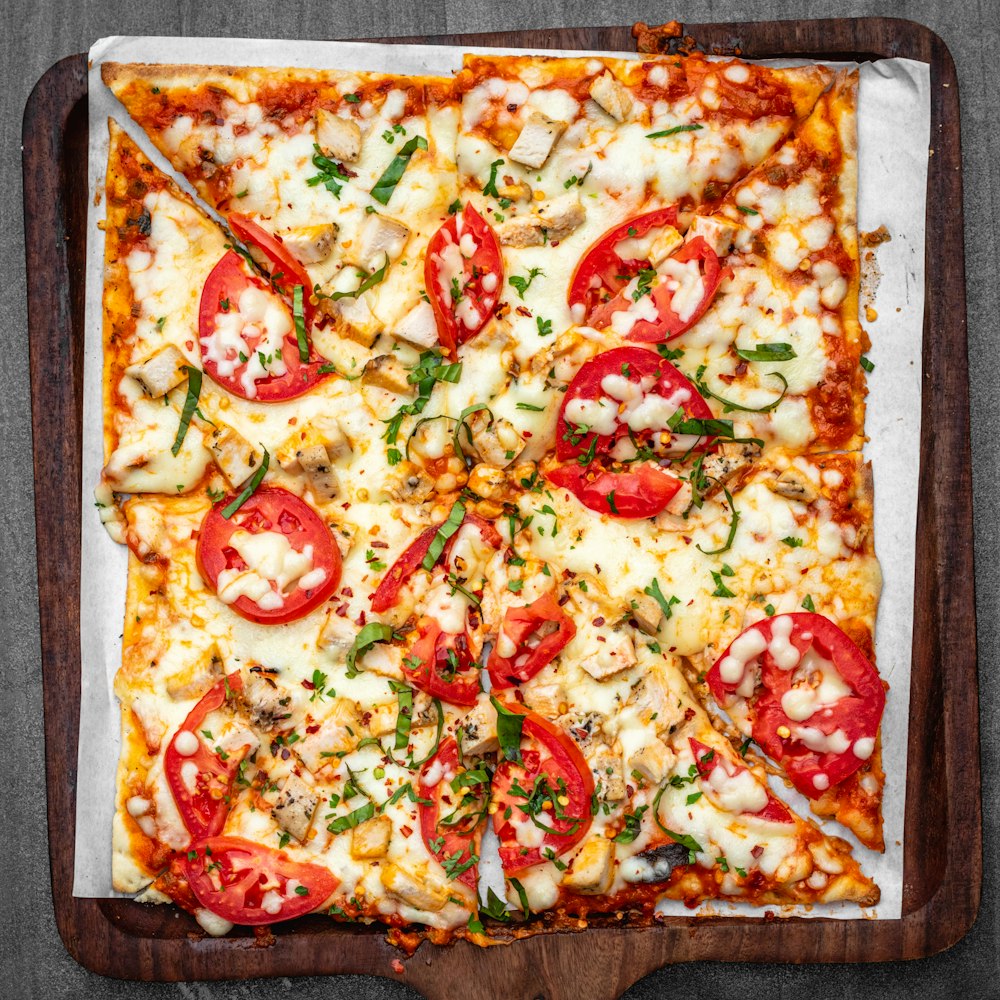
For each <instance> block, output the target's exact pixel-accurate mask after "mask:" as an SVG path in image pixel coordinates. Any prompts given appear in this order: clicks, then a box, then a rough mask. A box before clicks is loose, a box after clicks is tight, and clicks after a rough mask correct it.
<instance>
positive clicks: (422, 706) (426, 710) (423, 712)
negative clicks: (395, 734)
mask: <svg viewBox="0 0 1000 1000" xmlns="http://www.w3.org/2000/svg"><path fill="white" fill-rule="evenodd" d="M437 720H438V713H437V707H436V706H435V705H434V699H433V698H432V697H431V696H430V695H429V694H427V693H426V692H425V691H414V692H413V714H412V716H411V717H410V728H411V729H426V728H427V727H428V726H436V725H437Z"/></svg>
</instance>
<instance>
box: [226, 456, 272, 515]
mask: <svg viewBox="0 0 1000 1000" xmlns="http://www.w3.org/2000/svg"><path fill="white" fill-rule="evenodd" d="M270 464H271V456H270V454H269V453H268V450H267V449H266V448H265V449H264V460H263V461H262V462H261V463H260V467H259V468H258V469H257V471H256V472H255V473H254V474H253V478H252V479H251V480H250V482H249V483H247V485H246V486H245V487H244V488H243V492H242V493H241V494H240V495H239V496H238V497H237V498H236V499H235V500H234V501H233V502H232V503H231V504H229V505H228V506H226V507H224V508H223V510H222V516H223V517H224V518H225V519H226V520H227V521H228V520H229V519H230V518H231V517H232V516H233V514H235V513H236V512H237V511H238V510H239V509H240V507H242V506H243V505H244V504H245V503H246V502H247V500H249V499H250V497H252V496H253V495H254V492H255V491H256V489H257V487H258V486H260V483H261V480H262V479H263V478H264V473H265V472H267V467H268V465H270Z"/></svg>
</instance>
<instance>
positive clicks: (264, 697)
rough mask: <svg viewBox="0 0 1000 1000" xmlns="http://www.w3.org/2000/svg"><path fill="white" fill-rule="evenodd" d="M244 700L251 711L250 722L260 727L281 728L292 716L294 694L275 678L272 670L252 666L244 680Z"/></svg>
mask: <svg viewBox="0 0 1000 1000" xmlns="http://www.w3.org/2000/svg"><path fill="white" fill-rule="evenodd" d="M242 698H243V702H244V704H245V705H246V707H247V709H248V710H249V712H250V722H251V724H252V725H254V726H256V727H257V728H258V729H280V728H283V727H282V726H281V725H280V723H282V722H284V721H285V720H286V719H288V718H289V717H290V716H291V705H292V696H291V694H290V693H289V691H288V689H287V688H285V687H284V686H283V685H281V684H279V683H278V682H277V681H276V680H275V675H274V673H273V672H272V671H266V670H264V668H263V667H251V668H250V670H249V671H248V672H247V675H246V677H245V678H244V680H243V692H242Z"/></svg>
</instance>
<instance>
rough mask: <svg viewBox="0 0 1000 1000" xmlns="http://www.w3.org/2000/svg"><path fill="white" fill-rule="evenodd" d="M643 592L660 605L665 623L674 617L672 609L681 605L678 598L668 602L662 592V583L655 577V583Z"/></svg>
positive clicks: (672, 598)
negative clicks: (676, 605)
mask: <svg viewBox="0 0 1000 1000" xmlns="http://www.w3.org/2000/svg"><path fill="white" fill-rule="evenodd" d="M642 592H643V593H644V594H647V595H648V596H649V597H652V598H653V600H654V601H656V603H657V604H659V606H660V610H661V611H662V612H663V618H664V621H666V620H667V619H668V618H672V617H673V614H674V613H673V611H672V610H671V609H672V608H673V606H674V605H675V604H680V603H681V602H680V600H679V599H678V598H676V597H671V598H670V600H667V598H666V597H664V596H663V591H662V590H660V581H659V580H657V579H656V577H655V576H654V577H653V582H652V583H651V584H650V585H649V586H648V587H645V588H643V591H642Z"/></svg>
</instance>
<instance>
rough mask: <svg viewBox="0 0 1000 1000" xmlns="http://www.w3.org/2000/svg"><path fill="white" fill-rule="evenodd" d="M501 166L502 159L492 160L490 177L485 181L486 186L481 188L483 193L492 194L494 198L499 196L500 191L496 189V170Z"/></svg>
mask: <svg viewBox="0 0 1000 1000" xmlns="http://www.w3.org/2000/svg"><path fill="white" fill-rule="evenodd" d="M502 166H503V160H494V161H493V162H492V163H491V164H490V179H489V180H488V181H487V182H486V187H484V188H483V194H486V195H492V196H493V197H494V198H499V197H500V192H499V191H498V190H497V171H498V170H499V169H500V168H501V167H502Z"/></svg>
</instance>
